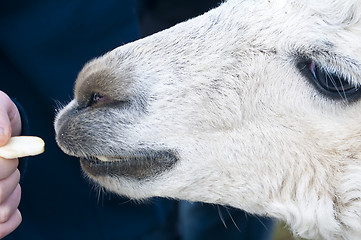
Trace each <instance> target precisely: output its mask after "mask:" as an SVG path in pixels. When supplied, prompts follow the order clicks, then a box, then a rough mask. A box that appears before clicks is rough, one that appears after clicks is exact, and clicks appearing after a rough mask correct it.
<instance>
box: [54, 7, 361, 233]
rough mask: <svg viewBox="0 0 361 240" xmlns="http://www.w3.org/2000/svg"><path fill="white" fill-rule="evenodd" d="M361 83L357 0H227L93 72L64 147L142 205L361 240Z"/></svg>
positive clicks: (109, 57) (122, 50) (79, 95)
mask: <svg viewBox="0 0 361 240" xmlns="http://www.w3.org/2000/svg"><path fill="white" fill-rule="evenodd" d="M360 84H361V1H360V0H318V1H309V0H289V1H287V0H246V1H242V0H229V1H227V2H225V3H223V4H222V5H221V6H219V7H218V8H216V9H214V10H211V11H210V12H208V13H205V14H204V15H202V16H199V17H197V18H194V19H191V20H189V21H187V22H185V23H181V24H179V25H177V26H175V27H173V28H170V29H168V30H165V31H163V32H160V33H157V34H155V35H152V36H150V37H147V38H145V39H141V40H139V41H136V42H134V43H131V44H127V45H125V46H122V47H119V48H117V49H115V50H113V51H111V52H109V53H107V54H106V55H104V56H102V57H100V58H98V59H95V60H93V61H92V62H90V63H88V64H87V65H86V66H85V67H84V69H83V70H82V71H81V73H80V74H79V76H78V79H77V83H76V86H75V99H74V100H73V101H72V102H71V103H70V104H69V105H68V106H67V107H65V108H64V109H63V110H62V111H61V112H60V113H59V115H58V116H57V120H56V123H55V128H56V132H57V141H58V143H59V146H60V147H61V148H62V149H63V150H64V151H65V152H66V153H68V154H71V155H74V156H78V157H80V158H81V163H82V166H83V169H84V171H85V172H86V173H87V174H88V175H89V176H90V177H91V178H92V179H93V180H94V181H96V182H98V183H99V184H101V185H103V186H104V187H106V188H107V189H109V190H111V191H114V192H116V193H119V194H122V195H126V196H129V197H131V198H136V199H142V198H148V197H152V196H161V197H171V198H176V199H186V200H191V201H204V202H209V203H217V204H224V205H229V206H233V207H237V208H241V209H244V210H246V211H248V212H250V213H256V214H262V215H266V216H271V217H275V218H279V219H283V220H285V221H286V222H287V223H288V224H289V226H290V227H291V229H292V230H293V231H294V232H295V233H296V234H297V235H300V236H302V237H306V238H311V239H327V240H330V239H361V101H360V96H361V90H360V89H359V86H360Z"/></svg>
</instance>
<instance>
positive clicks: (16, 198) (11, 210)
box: [0, 184, 21, 224]
mask: <svg viewBox="0 0 361 240" xmlns="http://www.w3.org/2000/svg"><path fill="white" fill-rule="evenodd" d="M20 198H21V188H20V184H18V185H17V186H16V188H15V190H14V192H13V193H12V194H11V195H10V196H9V198H8V199H7V200H6V201H5V202H4V203H2V204H0V224H1V223H5V222H7V221H9V219H10V218H11V216H12V215H13V214H15V212H16V210H17V208H18V206H19V204H20Z"/></svg>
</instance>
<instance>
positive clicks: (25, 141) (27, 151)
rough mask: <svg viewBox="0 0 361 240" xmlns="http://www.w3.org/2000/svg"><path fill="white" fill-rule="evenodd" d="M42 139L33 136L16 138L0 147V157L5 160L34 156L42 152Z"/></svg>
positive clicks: (43, 144)
mask: <svg viewBox="0 0 361 240" xmlns="http://www.w3.org/2000/svg"><path fill="white" fill-rule="evenodd" d="M44 146H45V143H44V141H43V139H41V138H39V137H33V136H18V137H12V138H10V141H9V142H8V143H7V144H6V145H5V146H2V147H0V157H2V158H6V159H12V158H20V157H26V156H34V155H38V154H40V153H42V152H44Z"/></svg>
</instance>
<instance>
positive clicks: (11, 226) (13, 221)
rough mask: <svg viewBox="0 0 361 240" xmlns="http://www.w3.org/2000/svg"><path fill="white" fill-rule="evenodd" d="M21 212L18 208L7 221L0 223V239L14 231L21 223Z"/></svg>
mask: <svg viewBox="0 0 361 240" xmlns="http://www.w3.org/2000/svg"><path fill="white" fill-rule="evenodd" d="M21 220H22V218H21V213H20V211H19V210H18V209H17V210H16V211H15V213H14V214H13V215H12V216H11V217H10V218H9V220H8V221H7V222H5V223H2V224H0V239H1V238H3V237H5V236H6V235H8V234H9V233H11V232H13V231H14V230H15V229H16V228H17V227H18V226H19V225H20V223H21Z"/></svg>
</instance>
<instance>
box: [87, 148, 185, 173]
mask: <svg viewBox="0 0 361 240" xmlns="http://www.w3.org/2000/svg"><path fill="white" fill-rule="evenodd" d="M177 161H178V156H177V153H176V152H175V151H172V150H166V151H149V150H147V151H139V152H136V153H131V154H127V155H123V156H117V157H113V156H112V157H105V156H97V157H87V158H83V157H82V158H80V164H81V167H82V169H83V170H84V172H85V173H87V174H88V175H90V176H93V177H100V176H116V177H126V178H131V179H135V180H145V179H149V178H152V177H155V176H157V175H160V174H161V173H163V172H165V171H167V170H170V169H171V168H172V167H173V166H174V165H175V163H176V162H177Z"/></svg>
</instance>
